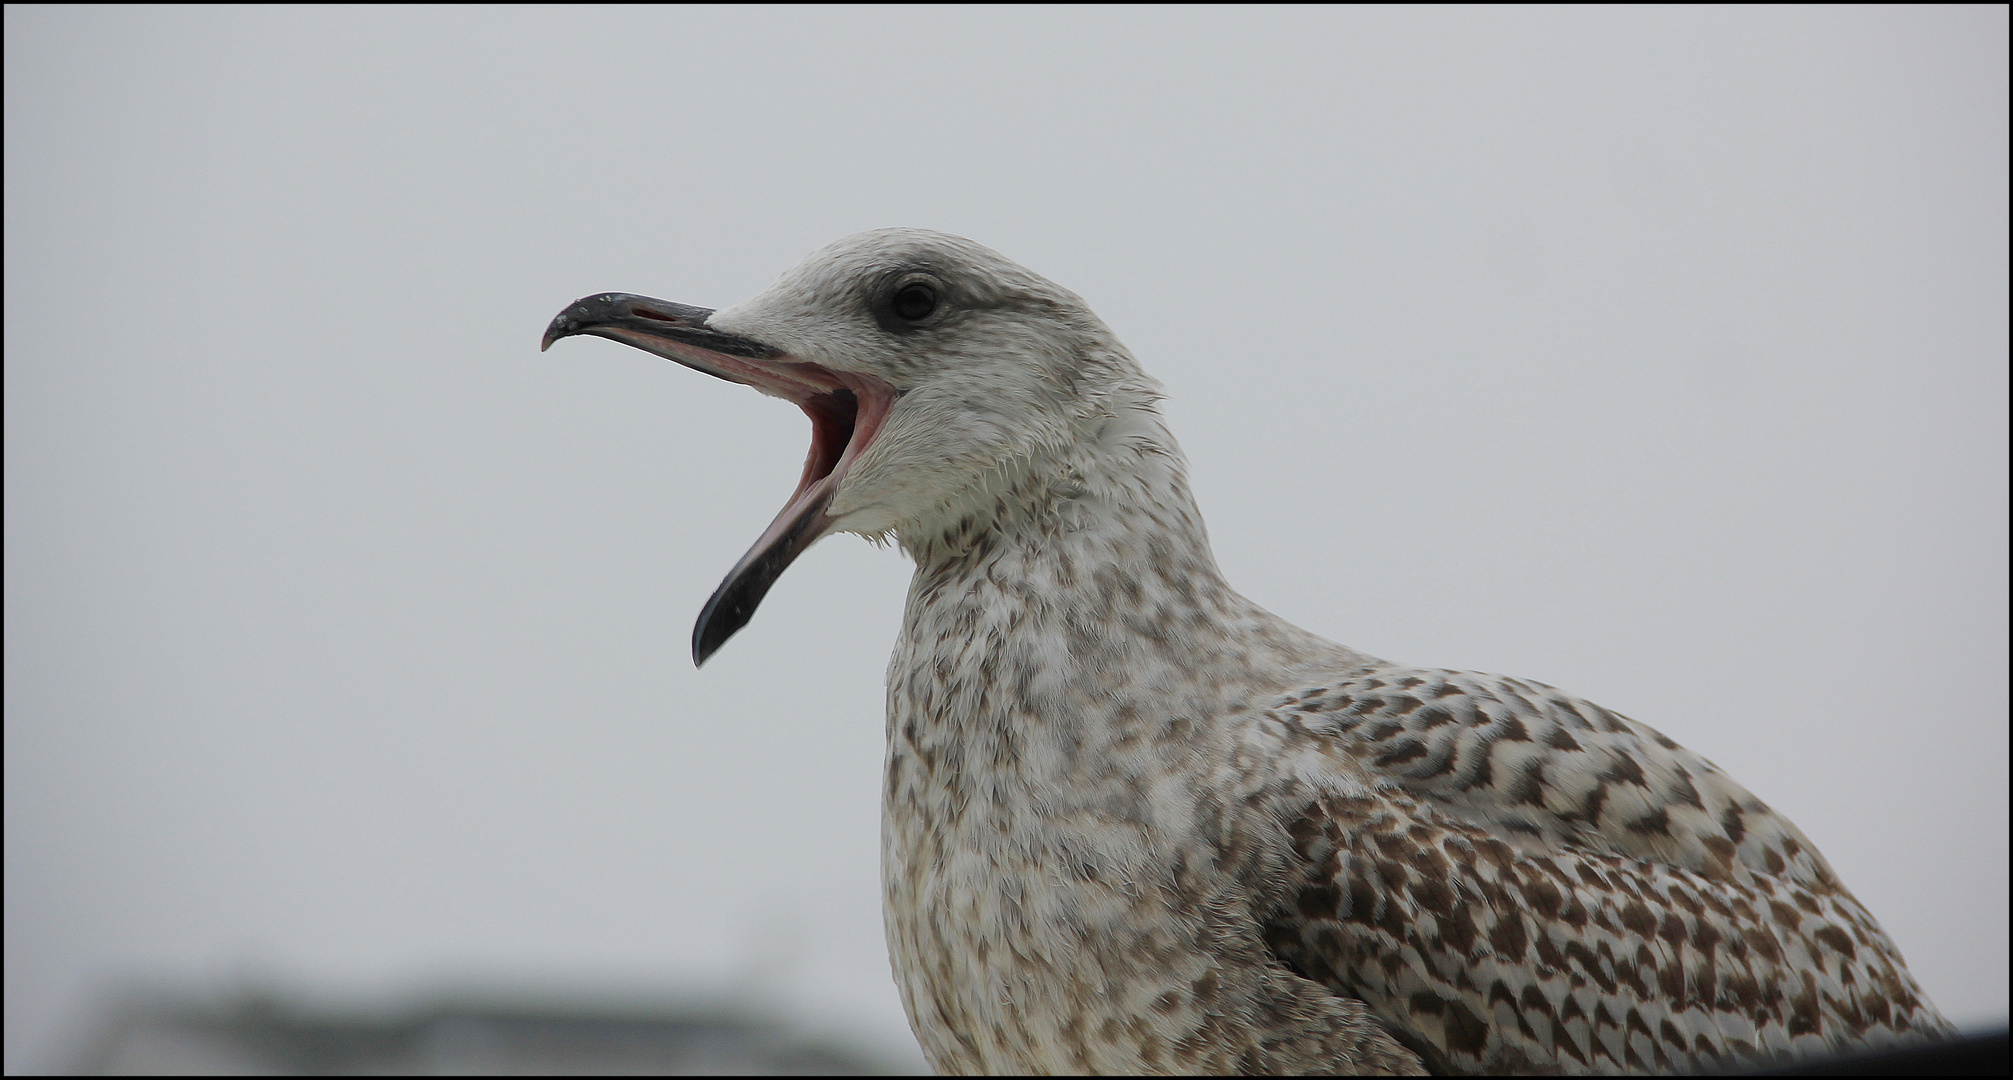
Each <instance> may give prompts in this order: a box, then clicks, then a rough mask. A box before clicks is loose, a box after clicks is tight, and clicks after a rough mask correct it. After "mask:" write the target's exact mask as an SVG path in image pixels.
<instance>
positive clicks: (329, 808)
mask: <svg viewBox="0 0 2013 1080" xmlns="http://www.w3.org/2000/svg"><path fill="white" fill-rule="evenodd" d="M2006 42H2007V16H2006V10H2005V9H2004V8H2003V7H1998V8H1965V9H1936V8H1907V9H1885V10H1883V9H1863V8H1854V9H1846V10H1832V9H1815V8H1793V9H1769V10H1751V9H1736V10H1724V9H1715V10H1695V9H1678V10H1635V9H1630V10H1579V9H1571V10H1558V9H1552V10H1538V11H1504V10H1495V9H1488V10H1442V9H1423V10H1419V9H1413V10H1381V9H1373V10H1341V11H1334V10H1305V9H1291V10H1281V11H1258V12H1253V11H1248V10H1243V9H1238V10H1209V9H1200V10H1198V9H1187V8H1183V9H1176V10H1137V9H1119V10H1052V9H1040V10H994V11H966V10H932V9H923V10H913V9H900V10H870V11H828V10H780V11H770V10H742V9H734V10H700V11H687V10H673V11H660V10H636V9H621V10H595V9H582V8H567V9H564V10H558V11H525V10H519V9H492V8H483V9H462V8H456V9H444V10H410V9H395V10H353V9H341V10H319V11H318V10H305V11H304V10H293V9H287V10H252V9H239V8H227V9H198V10H188V9H156V8H127V9H80V8H21V7H12V6H10V7H8V8H7V9H6V156H7V162H6V327H5V335H6V338H5V340H6V376H5V377H6V383H5V389H6V452H7V459H6V481H7V484H6V529H7V533H6V537H7V539H6V544H7V565H6V746H5V750H6V912H5V914H6V1033H7V1034H6V1065H7V1068H8V1070H9V1071H15V1070H17V1069H20V1068H23V1067H30V1066H32V1064H33V1063H34V1062H35V1061H36V1060H38V1059H37V1058H36V1057H35V1055H37V1054H47V1053H50V1052H52V1051H51V1048H52V1047H56V1046H58V1045H59V1044H60V1042H61V1039H62V1038H63V1037H64V1034H63V1033H64V1032H65V1031H66V1030H69V1029H70V1028H73V1027H74V1025H75V1024H76V1023H78V1022H79V1020H78V1017H80V1016H82V1015H84V1012H83V1010H84V1008H85V1006H86V1005H87V1004H88V1001H89V1000H90V994H91V993H92V992H93V990H94V989H96V988H99V987H102V986H105V985H108V984H109V982H110V981H112V980H115V979H118V978H122V977H125V976H127V975H130V974H133V973H143V974H151V975H153V976H157V977H162V978H181V979H188V980H192V981H194V982H196V983H199V984H204V985H208V984H209V983H212V982H215V981H216V980H218V979H225V978H229V977H232V974H231V973H233V972H238V971H240V970H247V969H249V970H254V971H257V972H264V973H267V974H268V975H270V976H271V977H273V978H276V979H279V980H281V981H283V982H285V983H287V984H288V985H291V986H298V987H301V988H304V989H306V990H309V991H312V992H315V993H320V994H326V995H329V996H332V997H347V998H354V999H368V998H372V997H374V996H378V995H384V994H398V993H408V992H416V991H417V990H423V989H424V988H426V987H429V986H434V985H441V984H446V983H453V984H457V985H468V984H471V983H473V984H492V983H497V984H507V985H520V984H521V985H526V986H537V987H553V986H559V987H568V986H572V987H580V988H583V989H593V988H607V987H620V988H629V989H635V990H645V991H650V990H666V991H678V990H688V991H691V992H699V993H732V994H739V995H743V996H745V997H747V998H748V999H750V1000H757V1001H768V1002H773V1003H776V1004H777V1005H778V1006H779V1007H785V1008H788V1009H791V1010H794V1011H797V1012H799V1013H800V1014H801V1015H803V1016H804V1017H805V1018H806V1019H805V1023H806V1024H807V1025H809V1026H811V1027H813V1028H814V1029H818V1030H830V1031H843V1032H848V1033H851V1034H852V1035H853V1036H855V1037H858V1038H861V1039H868V1040H873V1041H876V1042H877V1043H878V1044H884V1045H902V1046H906V1045H907V1044H906V1041H905V1040H906V1024H905V1023H904V1021H903V1020H902V1018H901V1013H900V1007H899V1005H898V1003H897V1001H896V998H895V993H894V989H893V986H892V985H891V983H890V981H889V978H888V973H887V963H886V955H885V950H884V947H883V945H882V941H881V929H880V914H879V904H880V900H879V884H878V858H879V856H878V823H877V817H878V785H879V771H880V755H881V707H882V691H881V676H882V672H883V670H884V666H885V664H886V660H887V652H888V648H889V646H890V644H891V643H892V640H893V637H894V632H895V626H896V622H897V619H898V617H899V613H900V609H901V603H902V596H903V590H904V588H905V586H906V581H907V565H906V563H905V562H904V561H903V560H902V558H901V557H900V556H899V554H897V553H896V552H893V551H890V550H877V549H875V548H873V547H871V546H869V545H867V544H864V543H861V542H859V541H858V540H856V539H852V538H845V537H841V538H836V539H834V540H830V541H827V542H826V543H824V544H821V545H820V546H819V547H817V548H816V549H814V550H813V551H812V552H811V553H810V554H809V555H808V556H806V557H805V558H804V559H803V560H801V561H800V562H799V563H798V564H797V565H796V566H795V567H793V568H792V569H791V571H790V572H789V573H788V574H787V575H785V576H784V578H783V579H782V581H781V582H780V583H779V584H778V586H777V587H776V589H775V591H774V592H773V593H771V595H770V596H769V598H768V600H767V601H766V603H765V604H764V606H763V608H762V610H761V611H760V613H759V614H758V615H757V616H756V618H755V620H754V622H753V623H752V624H751V625H750V626H749V627H748V628H747V629H746V630H744V631H742V633H741V634H740V635H739V636H738V637H736V638H735V639H734V640H733V641H732V642H730V643H729V644H728V645H727V647H726V648H725V649H724V650H722V652H721V653H720V655H719V656H718V657H716V658H715V659H714V660H713V661H712V662H711V663H710V664H709V665H708V666H707V668H706V669H705V670H704V671H703V672H698V671H694V670H693V669H692V667H691V662H690V660H689V658H688V654H687V644H686V641H687V635H688V633H689V632H690V627H691V623H692V619H693V617H694V616H695V615H696V614H697V613H698V610H699V607H700V605H701V604H702V603H703V602H704V600H705V598H706V596H707V594H708V593H710V592H711V590H712V589H713V587H714V585H715V584H716V583H717V581H718V580H719V578H720V576H721V575H722V574H723V573H725V572H726V570H727V569H728V567H729V566H730V565H731V564H732V563H733V561H734V560H735V558H736V557H738V556H739V555H740V553H741V551H742V550H743V549H744V548H745V547H746V546H747V544H748V543H750V542H751V541H752V540H753V539H754V538H755V536H756V535H757V534H758V533H759V532H760V531H761V529H762V527H763V526H764V525H765V524H766V523H767V522H768V520H769V518H770V517H771V516H772V515H773V514H774V513H775V512H776V510H777V509H778V508H779V507H780V506H781V504H782V500H783V498H784V497H785V495H787V493H788V492H789V490H790V487H791V485H792V483H793V482H794V481H795V479H796V476H797V470H798V467H799V465H800V463H801V460H802V455H803V453H804V448H805V446H806V444H807V442H808V427H809V425H808V424H807V423H806V422H805V420H804V419H803V417H802V416H801V415H798V414H797V413H796V412H795V411H794V410H792V409H790V408H789V407H787V406H786V405H784V404H782V403H780V402H776V401H773V400H770V399H767V398H763V397H761V396H759V395H757V394H755V393H753V392H750V391H748V390H746V389H745V388H739V387H733V386H729V385H727V384H725V383H721V382H717V381H714V380H709V379H705V378H702V377H700V376H698V375H696V374H694V373H692V372H690V371H685V370H682V369H680V368H677V367H675V366H674V365H671V364H668V363H666V362H664V361H661V360H656V359H653V358H651V357H649V356H646V355H645V354H643V353H641V352H638V351H636V350H633V349H625V348H622V347H620V346H617V345H615V344H612V343H608V342H601V341H568V342H565V343H563V344H562V346H560V347H557V348H555V349H554V350H553V352H551V353H548V354H545V355H542V356H541V355H540V354H539V353H538V351H537V345H538V336H539V333H540V331H541V330H542V329H543V328H544V326H545V323H546V321H547V320H548V319H549V318H550V317H551V316H552V315H553V314H555V313H556V312H557V311H558V310H559V309H560V308H561V307H562V306H563V305H564V304H565V303H566V302H567V301H569V300H572V299H573V298H575V297H577V296H580V295H583V294H585V293H588V292H592V291H599V290H608V289H619V290H626V291H633V292H641V293H647V294H650V295H655V296H661V297H665V298H668V299H673V300H679V301H684V302H689V303H695V304H702V305H707V306H718V305H723V304H727V303H732V302H734V301H737V300H740V299H742V298H744V297H746V296H748V295H750V294H751V293H753V292H755V291H757V290H759V289H761V288H763V287H765V286H766V285H768V284H769V283H770V282H771V281H772V280H773V279H774V278H775V276H776V275H777V274H779V273H781V272H782V271H783V270H785V269H787V268H788V267H790V266H791V265H793V264H794V263H795V262H796V261H797V260H798V259H799V258H801V257H802V256H803V255H804V254H806V253H807V252H809V251H811V250H812V249H814V248H816V247H818V246H820V245H822V244H824V243H826V242H827V241H830V240H833V239H836V238H837V237H840V236H843V235H846V234H848V233H852V232H855V231H858V230H861V229H866V228H872V227H878V226H884V225H916V226H924V227H930V228H938V229H944V230H948V231H952V232H957V233H961V234H964V235H968V236H971V237H973V238H974V239H976V240H978V241H980V242H982V243H985V244H987V245H990V246H992V247H995V248H997V249H999V250H1000V251H1002V252H1004V253H1006V254H1007V255H1009V256H1010V257H1012V258H1015V259H1017V260H1019V261H1021V262H1023V263H1025V264H1026V265H1028V266H1030V267H1032V268H1034V269H1035V270H1037V271H1039V272H1041V273H1043V274H1045V275H1047V276H1049V277H1051V278H1053V279H1054V280H1056V281H1058V282H1060V283H1062V284H1064V285H1066V286H1068V287H1070V288H1072V289H1074V290H1076V291H1077V292H1079V293H1080V294H1082V295H1083V296H1084V297H1085V298H1086V299H1087V300H1089V302H1090V303H1091V304H1092V306H1093V307H1095V308H1096V309H1097V311H1098V312H1099V313H1100V314H1102V315H1103V316H1104V318H1105V319H1106V321H1107V322H1109V323H1110V324H1111V325H1112V326H1113V327H1114V328H1115V330H1116V331H1117V332H1118V334H1119V336H1120V337H1121V338H1122V339H1124V340H1125V341H1126V342H1127V343H1128V344H1129V345H1130V346H1131V347H1132V349H1133V350H1134V351H1135V353H1137V354H1138V355H1139V357H1140V358H1141V360H1142V361H1143V362H1144V363H1145V364H1146V366H1147V367H1148V369H1149V370H1150V371H1152V372H1153V373H1155V374H1156V375H1157V376H1158V377H1160V378H1161V379H1162V380H1163V381H1164V382H1165V383H1166V384H1167V388H1168V392H1169V395H1170V400H1169V404H1168V411H1169V413H1170V415H1171V417H1172V421H1173V424H1174V430H1175V432H1176V434H1177V435H1178V436H1179V437H1180V438H1181V439H1182V441H1183V443H1184V446H1185V448H1186V450H1187V452H1188V454H1189V457H1190V458H1191V460H1192V462H1193V465H1194V476H1195V484H1196V489H1197V494H1198V497H1199V498H1200V500H1201V502H1202V506H1203V509H1204V511H1205V512H1206V513H1207V514H1208V517H1209V523H1210V527H1211V531H1212V535H1213V537H1214V539H1215V542H1216V548H1217V554H1218V557H1219V559H1220V561H1221V562H1222V563H1223V565H1224V568H1225V570H1226V572H1227V573H1228V575H1229V577H1230V579H1231V581H1232V582H1233V583H1235V584H1237V585H1238V586H1239V587H1240V588H1242V589H1243V590H1244V591H1245V592H1246V593H1247V594H1248V595H1250V596H1252V597H1253V598H1254V599H1256V600H1257V601H1259V602H1260V603H1262V604H1265V605H1267V606H1268V607H1271V608H1272V609H1274V610H1275V611H1278V612H1279V613H1281V614H1282V615H1285V616H1287V617H1288V618H1291V619H1293V620H1294V621H1296V622H1299V623H1301V624H1303V625H1305V626H1307V627H1309V628H1311V629H1313V630H1316V631H1318V632H1321V633H1323V634H1326V635H1328V636H1330V637H1333V638H1336V639H1337V640H1340V641H1343V642H1346V643H1348V644H1350V645H1353V646H1355V647H1358V648H1361V649H1363V650H1365V651H1368V652H1371V653H1374V654H1377V655H1380V656H1385V657H1389V658H1391V659H1394V660H1402V661H1406V662H1412V663H1419V664H1430V665H1439V666H1448V667H1460V668H1474V669H1481V670H1488V671H1503V672H1509V673H1513V674H1516V675H1520V676H1525V677H1529V678H1535V679H1540V680H1543V681H1545V682H1549V683H1553V684H1556V685H1559V686H1562V687H1565V688H1567V689H1569V690H1572V691H1574V692H1576V693H1579V694H1581V695H1583V696H1586V697H1589V698H1591V699H1593V700H1595V701H1597V702H1599V703H1601V704H1603V705H1605V706H1607V707H1609V708H1613V709H1616V710H1618V711H1621V712H1624V713H1626V714H1628V715H1630V716H1632V717H1634V718H1636V719H1638V720H1641V721H1643V722H1646V723H1649V724H1651V725H1653V726H1655V727H1657V728H1660V729H1661V730H1663V731H1665V732H1667V733H1669V734H1670V735H1672V736H1673V737H1675V738H1677V739H1678V740H1679V741H1681V742H1683V743H1685V744H1686V745H1688V746H1690V747H1692V748H1693V749H1696V750H1698V751H1699V752H1701V753H1703V754H1704V755H1706V756H1707V757H1709V758H1711V759H1713V760H1714V761H1715V762H1717V763H1718V764H1719V765H1721V766H1722V767H1724V768H1725V769H1726V770H1727V771H1728V772H1730V773H1731V774H1733V775H1734V776H1736V777H1738V778H1740V779H1741V780H1742V781H1743V782H1744V783H1746V784H1747V785H1748V786H1749V787H1750V788H1752V789H1753V790H1754V791H1755V792H1756V793H1757V794H1759V795H1760V796H1761V797H1762V798H1763V799H1765V800H1768V801H1769V802H1770V803H1772V804H1773V805H1775V806H1776V807H1778V808H1780V809H1782V810H1783V811H1785V812H1786V813H1787V814H1788V815H1789V816H1790V817H1791V819H1792V820H1794V821H1796V822H1797V823H1798V824H1799V825H1800V826H1801V827H1802V828H1803V829H1804V830H1805V831H1806V832H1807V833H1809V834H1810V836H1811V837H1812V838H1813V839H1814V840H1816V842H1817V843H1818V844H1819V845H1820V846H1821V847H1822V849H1823V850H1824V851H1825V853H1826V854H1827V855H1828V856H1829V857H1830V859H1831V860H1832V862H1833V864H1834V865H1835V866H1836V867H1837V869H1838V870H1839V872H1840V873H1841V874H1842V875H1843V877H1844V878H1845V880H1846V881H1847V883H1848V884H1849V885H1850V886H1851V887H1852V888H1853V889H1854V890H1855V891H1856V892H1857V893H1858V895H1859V896H1860V897H1861V899H1862V900H1864V901H1865V902H1866V903H1867V905H1868V906H1869V907H1870V908H1871V909H1872V910H1873V911H1874V913H1875V914H1876V915H1878V916H1879V917H1880V918H1881V919H1882V920H1883V922H1884V923H1885V925H1886V926H1887V928H1888V929H1889V931H1890V932H1891V933H1892V934H1893V935H1894V937H1895V938H1896V939H1897V941H1898V942H1899V943H1900V945H1901V947H1902V949H1903V951H1904V952H1905V953H1906V955H1907V956H1908V958H1909V960H1910V963H1911V966H1912V968H1913V969H1914V970H1915V972H1916V973H1917V975H1918V976H1919V977H1920V979H1921V981H1922V983H1923V985H1924V986H1925V987H1926V988H1927V990H1928V991H1929V993H1930V995H1931V996H1932V997H1933V998H1934V999H1935V1000H1936V1001H1937V1002H1938V1003H1939V1004H1940V1005H1941V1006H1942V1007H1943V1008H1944V1010H1945V1011H1946V1012H1948V1013H1949V1014H1950V1015H1951V1016H1952V1017H1953V1018H1955V1019H1957V1020H1958V1021H1959V1022H1960V1023H1979V1022H1983V1021H1988V1020H1994V1019H1999V1018H2003V1017H2004V1015H2005V1012H2006V986H2007V971H2006V958H2007V930H2006V927H2007V911H2006V895H2007V889H2006V885H2007V859H2006V853H2007V832H2006V820H2007V809H2006V808H2007V783H2006V775H2007V744H2006V733H2007V695H2006V648H2007V639H2006V617H2007V611H2006V587H2007V579H2006V520H2007V519H2006V478H2007V477H2006V435H2007V432H2006V392H2007V386H2006V371H2007V320H2006V315H2007V306H2006V290H2007V284H2008V283H2007V262H2006V259H2007V247H2006V237H2007V212H2006V205H2007V201H2006V200H2007V137H2006V130H2007V129H2006V123H2007V111H2006V109H2007V92H2006V78H2007V44H2006ZM66 1025H68V1027H66ZM903 1052H904V1053H906V1054H909V1055H911V1059H913V1055H914V1051H913V1049H912V1048H910V1049H905V1050H904V1051H903Z"/></svg>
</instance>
